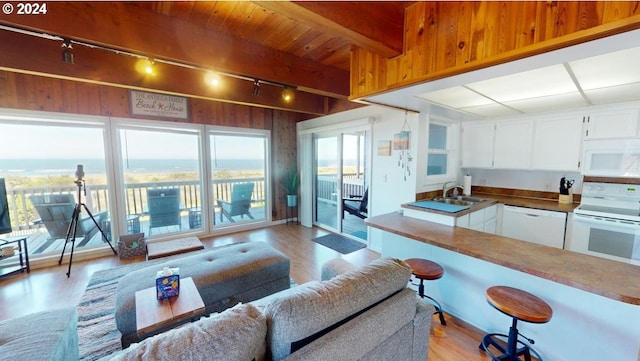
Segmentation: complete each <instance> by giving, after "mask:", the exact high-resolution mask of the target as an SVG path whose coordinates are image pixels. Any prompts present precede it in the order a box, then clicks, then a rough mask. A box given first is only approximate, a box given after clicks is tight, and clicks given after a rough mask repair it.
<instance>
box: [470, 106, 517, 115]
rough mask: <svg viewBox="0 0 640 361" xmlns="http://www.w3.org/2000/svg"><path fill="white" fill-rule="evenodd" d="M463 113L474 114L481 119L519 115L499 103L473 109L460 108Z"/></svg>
mask: <svg viewBox="0 0 640 361" xmlns="http://www.w3.org/2000/svg"><path fill="white" fill-rule="evenodd" d="M460 110H461V111H463V112H468V113H472V114H476V115H479V116H482V117H501V116H505V115H515V114H520V113H519V112H518V111H516V110H513V109H510V108H508V107H505V106H504V105H502V104H499V103H492V104H488V105H479V106H475V107H464V108H460Z"/></svg>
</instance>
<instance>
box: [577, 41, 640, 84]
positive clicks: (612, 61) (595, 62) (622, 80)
mask: <svg viewBox="0 0 640 361" xmlns="http://www.w3.org/2000/svg"><path fill="white" fill-rule="evenodd" d="M569 65H570V67H571V70H572V71H573V73H574V74H575V76H576V79H577V80H578V82H579V84H580V86H581V87H582V89H584V90H592V89H599V88H605V87H612V86H616V85H621V84H630V83H638V82H640V48H632V49H627V50H622V51H616V52H614V53H610V54H605V55H600V56H594V57H591V58H586V59H581V60H575V61H572V62H570V63H569Z"/></svg>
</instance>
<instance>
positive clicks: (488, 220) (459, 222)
mask: <svg viewBox="0 0 640 361" xmlns="http://www.w3.org/2000/svg"><path fill="white" fill-rule="evenodd" d="M497 208H498V206H497V205H495V204H494V205H492V206H489V207H487V208H483V209H479V210H477V211H475V212H471V213H469V214H465V215H464V216H460V217H458V218H456V226H458V227H462V228H469V229H473V230H476V231H481V232H487V233H493V234H495V233H496V220H497V219H496V213H497Z"/></svg>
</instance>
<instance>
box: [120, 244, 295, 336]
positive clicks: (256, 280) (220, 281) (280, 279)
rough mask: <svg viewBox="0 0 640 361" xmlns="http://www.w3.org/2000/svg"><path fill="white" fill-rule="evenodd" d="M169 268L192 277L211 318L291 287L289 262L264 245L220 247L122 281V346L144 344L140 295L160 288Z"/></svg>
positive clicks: (146, 269) (161, 265)
mask: <svg viewBox="0 0 640 361" xmlns="http://www.w3.org/2000/svg"><path fill="white" fill-rule="evenodd" d="M164 267H180V277H181V278H183V277H192V278H193V281H194V283H195V285H196V287H197V288H198V291H199V292H200V296H202V300H203V301H204V305H205V308H206V310H205V314H209V313H212V312H221V311H223V310H225V309H227V308H229V307H232V306H234V305H236V304H237V303H238V302H242V303H246V302H251V301H254V300H257V299H259V298H262V297H264V296H267V295H270V294H272V293H275V292H278V291H281V290H283V289H287V288H289V285H290V283H291V281H290V279H289V267H290V266H289V259H288V258H287V256H285V255H284V254H282V253H281V252H280V251H278V250H276V249H275V248H273V247H271V246H269V245H268V244H266V243H262V242H251V243H238V244H231V245H228V246H222V247H216V248H213V249H211V250H210V251H205V252H201V253H198V254H195V255H193V256H188V257H182V258H176V259H174V260H169V261H167V262H164V263H161V264H156V265H154V266H149V267H145V268H142V269H140V270H137V271H134V272H131V273H129V274H127V275H126V276H124V277H122V278H121V279H120V280H119V281H118V288H117V291H116V310H115V319H116V325H117V327H118V330H119V331H120V333H121V334H122V347H123V348H125V347H128V346H129V344H131V343H133V342H138V341H139V340H138V336H137V333H136V303H135V293H136V291H139V290H143V289H145V288H150V287H155V277H156V273H157V271H159V270H162V269H163V268H164Z"/></svg>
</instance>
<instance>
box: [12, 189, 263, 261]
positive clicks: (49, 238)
mask: <svg viewBox="0 0 640 361" xmlns="http://www.w3.org/2000/svg"><path fill="white" fill-rule="evenodd" d="M247 182H252V183H254V185H255V186H254V189H253V193H252V195H251V206H250V210H249V212H250V213H251V215H252V216H253V217H254V219H255V220H264V219H265V200H266V194H265V191H266V190H265V179H264V178H262V177H260V178H235V179H220V180H213V181H212V186H213V195H214V196H213V200H212V201H210V202H207V203H208V204H210V205H212V207H213V214H212V215H213V222H214V225H215V226H228V225H231V224H233V223H234V222H240V221H243V220H250V219H249V218H248V217H246V216H245V217H244V218H243V217H241V216H234V217H231V219H232V220H233V222H232V220H230V219H229V218H228V217H226V216H223V215H222V213H221V209H220V208H219V207H218V202H217V200H218V199H222V200H225V201H230V200H231V193H232V189H233V186H234V185H235V184H238V183H247ZM172 188H177V189H178V194H179V204H180V206H179V215H180V220H179V224H175V225H171V226H162V227H154V228H153V229H150V228H149V227H150V225H151V222H150V215H149V202H148V199H147V190H149V189H172ZM201 191H202V189H201V184H200V182H198V181H180V182H153V183H136V184H130V185H127V186H126V188H125V192H126V204H125V210H126V215H127V230H126V231H125V232H123V233H138V232H144V233H145V235H149V234H151V235H152V236H156V235H161V234H167V233H173V232H180V231H188V230H194V229H201V228H203V227H204V224H203V223H202V221H203V220H202V204H201V202H202V200H201V194H202V193H201ZM108 192H109V190H108V188H107V186H106V185H87V186H86V195H85V194H84V193H83V195H82V200H83V202H84V203H85V205H86V206H87V208H88V209H89V210H90V211H91V213H92V215H93V216H94V219H95V220H96V223H98V224H99V226H100V228H101V229H102V230H103V231H104V232H105V234H106V236H107V238H109V239H110V240H111V241H112V243H114V246H115V242H114V240H113V239H111V238H112V235H111V218H110V207H109V202H108ZM77 193H78V188H77V187H76V186H75V185H72V186H69V187H47V188H16V189H7V198H8V202H9V210H10V214H11V221H12V228H13V232H12V233H11V234H8V235H7V236H11V237H13V236H27V237H28V239H27V246H28V249H29V255H30V256H36V257H37V256H38V255H44V254H48V253H49V254H50V253H59V252H61V251H62V248H63V247H64V243H65V238H66V237H65V236H66V230H67V228H68V220H67V221H66V222H63V223H62V224H57V225H53V226H52V224H51V223H50V222H49V223H48V224H45V223H47V222H44V221H43V220H42V219H43V218H42V215H41V214H40V213H39V211H38V210H37V209H36V207H35V206H34V204H33V202H32V199H35V198H34V196H35V197H39V198H40V199H44V200H47V199H48V200H51V199H55V198H56V195H64V196H65V197H66V198H70V197H72V198H73V202H74V203H73V205H72V206H71V207H73V206H74V205H75V202H77ZM69 195H70V196H69ZM45 204H46V203H45ZM67 207H68V206H67ZM45 208H46V207H45ZM47 209H48V208H47ZM41 211H42V210H41ZM69 218H71V217H70V216H69ZM83 225H87V229H90V230H89V231H87V232H83V231H84V230H83V231H80V230H79V231H80V233H81V234H82V235H81V236H77V237H76V244H75V246H76V249H80V248H94V247H99V246H102V245H104V242H103V240H102V236H101V234H100V232H99V230H98V229H97V228H96V227H95V223H93V221H92V220H91V218H90V217H89V214H87V213H86V211H85V210H84V209H83V210H82V212H81V220H80V221H79V228H80V227H81V226H83ZM47 226H49V229H55V232H54V233H55V234H53V235H52V234H50V232H51V231H50V230H49V229H48V228H47ZM56 226H57V229H56V228H55V227H56ZM52 227H53V228H52ZM150 231H151V232H150Z"/></svg>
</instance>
